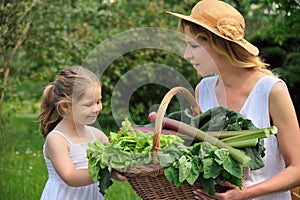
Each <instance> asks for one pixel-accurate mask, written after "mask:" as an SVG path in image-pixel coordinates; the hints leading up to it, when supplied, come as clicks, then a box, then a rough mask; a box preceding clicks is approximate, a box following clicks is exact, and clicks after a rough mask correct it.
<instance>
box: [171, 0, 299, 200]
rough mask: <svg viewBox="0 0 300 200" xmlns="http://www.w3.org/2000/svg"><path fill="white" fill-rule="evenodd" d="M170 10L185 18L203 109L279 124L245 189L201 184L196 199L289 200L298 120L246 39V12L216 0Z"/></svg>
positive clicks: (188, 54) (280, 84) (295, 175)
mask: <svg viewBox="0 0 300 200" xmlns="http://www.w3.org/2000/svg"><path fill="white" fill-rule="evenodd" d="M169 14H171V15H174V16H176V17H179V18H180V19H181V21H180V27H181V31H182V32H184V33H185V35H186V36H185V40H186V42H187V47H186V51H185V54H184V57H185V58H186V59H187V60H189V61H190V62H191V63H192V64H193V66H194V68H195V69H196V70H197V72H198V74H199V75H200V76H202V77H203V78H202V80H201V81H200V83H199V84H198V86H197V87H196V91H195V93H196V98H197V100H198V102H199V106H200V108H201V110H202V111H203V112H205V111H207V110H208V109H210V108H213V107H216V106H220V105H221V106H224V107H228V108H230V109H233V110H235V111H237V112H240V113H241V114H242V115H244V117H246V118H248V119H251V120H252V122H253V123H254V124H255V125H256V126H257V127H259V128H264V127H269V126H270V125H275V126H276V127H277V128H278V133H277V135H276V136H275V135H271V136H270V137H269V138H266V139H265V140H264V145H265V148H266V152H265V153H266V155H265V156H264V158H263V160H264V163H265V166H264V167H263V168H261V169H259V170H253V171H250V170H249V169H247V171H246V172H245V181H244V188H242V190H240V189H239V188H238V187H236V186H234V185H231V184H229V183H223V184H224V185H226V186H228V187H229V188H230V189H229V190H228V191H226V192H224V193H216V194H215V195H214V196H210V195H208V194H207V193H206V192H205V191H204V190H202V189H198V190H196V191H194V192H195V195H196V196H195V198H196V199H228V200H237V199H260V200H262V199H264V200H270V199H272V200H289V199H291V195H290V192H289V190H290V189H291V188H294V187H296V186H297V185H299V184H300V156H299V152H300V134H299V123H298V121H297V117H296V113H295V109H294V106H293V103H292V101H291V97H290V95H289V92H288V89H287V86H286V84H285V83H284V81H283V80H281V79H279V78H277V77H276V76H275V75H274V74H273V73H272V72H271V71H270V70H268V69H266V66H267V65H266V64H265V63H263V62H262V60H261V59H260V58H259V56H258V54H259V51H258V49H257V48H256V47H255V46H254V45H252V44H251V43H249V42H248V41H247V40H245V38H244V29H245V22H244V18H243V16H242V15H241V14H240V13H239V12H238V11H237V10H236V9H234V8H233V7H231V6H230V5H229V4H227V3H225V2H222V1H218V0H202V1H200V2H198V3H197V4H196V5H195V6H194V8H193V9H192V12H191V14H190V15H189V16H187V15H182V14H179V13H172V12H169ZM211 74H214V76H207V75H211ZM206 76H207V77H206Z"/></svg>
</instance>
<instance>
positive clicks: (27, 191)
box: [0, 117, 141, 200]
mask: <svg viewBox="0 0 300 200" xmlns="http://www.w3.org/2000/svg"><path fill="white" fill-rule="evenodd" d="M34 120H35V119H34V118H33V117H12V118H11V119H10V122H9V123H8V124H4V125H3V124H2V125H1V126H2V129H3V132H1V133H0V152H1V156H0V180H1V182H0V200H15V199H26V200H31V199H32V200H37V199H40V196H41V193H42V191H43V188H44V185H45V183H46V181H47V176H48V175H47V169H46V166H45V163H44V158H43V153H42V146H43V142H44V141H43V139H42V137H41V136H40V135H39V133H38V126H37V124H36V123H35V121H34ZM120 198H121V199H128V200H140V199H141V198H140V197H139V196H138V195H137V194H136V193H135V191H134V190H133V189H132V188H131V186H130V185H129V183H128V182H114V184H113V185H112V186H111V187H110V188H109V189H108V190H107V193H106V195H105V199H107V200H116V199H120Z"/></svg>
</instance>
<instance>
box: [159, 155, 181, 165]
mask: <svg viewBox="0 0 300 200" xmlns="http://www.w3.org/2000/svg"><path fill="white" fill-rule="evenodd" d="M176 158H177V157H176V156H175V155H172V154H170V153H166V154H164V153H160V154H158V161H159V164H160V166H162V167H168V166H170V165H172V163H173V162H174V161H175V160H176Z"/></svg>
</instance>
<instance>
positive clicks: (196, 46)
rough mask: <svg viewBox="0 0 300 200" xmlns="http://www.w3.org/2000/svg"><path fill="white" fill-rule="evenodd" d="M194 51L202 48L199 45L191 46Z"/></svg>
mask: <svg viewBox="0 0 300 200" xmlns="http://www.w3.org/2000/svg"><path fill="white" fill-rule="evenodd" d="M191 47H192V48H193V49H195V48H198V47H200V46H199V45H191Z"/></svg>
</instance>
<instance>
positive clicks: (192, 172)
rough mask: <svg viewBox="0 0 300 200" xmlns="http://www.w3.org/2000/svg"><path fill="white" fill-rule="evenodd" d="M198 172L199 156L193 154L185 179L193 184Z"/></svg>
mask: <svg viewBox="0 0 300 200" xmlns="http://www.w3.org/2000/svg"><path fill="white" fill-rule="evenodd" d="M199 174H200V167H199V157H198V156H193V160H192V168H191V170H190V174H189V175H188V176H187V177H186V181H187V182H188V183H189V184H190V185H193V184H194V183H195V181H196V180H197V179H198V177H199Z"/></svg>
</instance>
